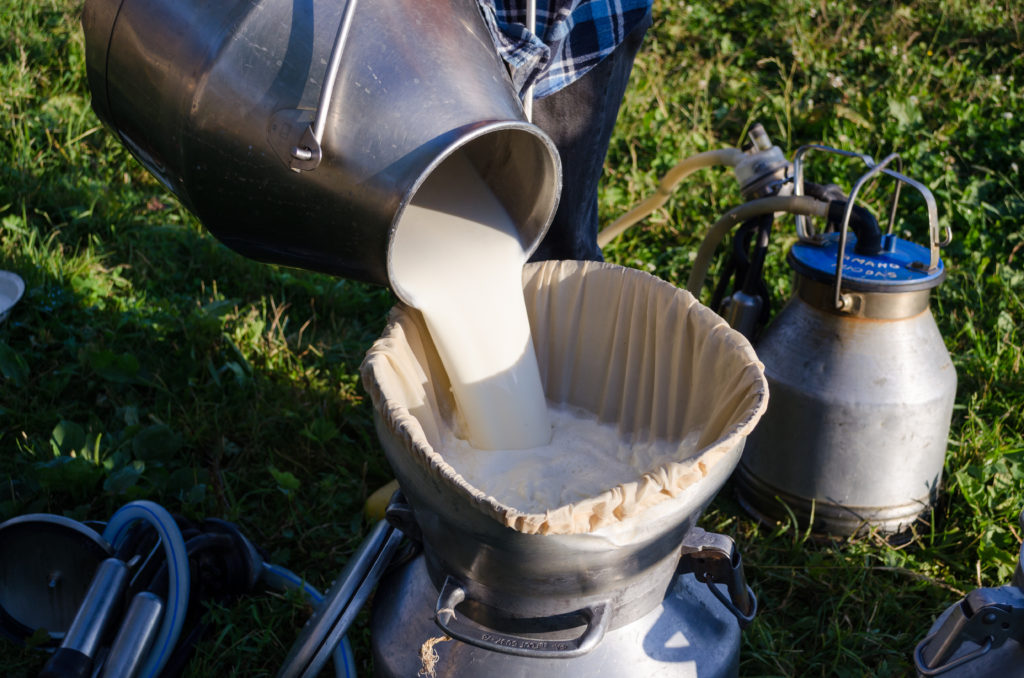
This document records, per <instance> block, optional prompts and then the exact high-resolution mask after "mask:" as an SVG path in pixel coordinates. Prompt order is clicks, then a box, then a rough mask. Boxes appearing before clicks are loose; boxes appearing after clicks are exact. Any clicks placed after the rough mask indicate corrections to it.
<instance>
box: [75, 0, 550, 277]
mask: <svg viewBox="0 0 1024 678" xmlns="http://www.w3.org/2000/svg"><path fill="white" fill-rule="evenodd" d="M355 2H356V0H348V3H343V2H337V1H328V0H301V1H300V0H245V1H234V2H228V1H224V2H205V1H200V0H87V1H86V3H85V8H84V11H83V18H82V24H83V27H84V29H85V38H86V59H87V66H88V75H89V86H90V89H91V90H92V95H93V107H94V108H95V110H96V112H97V114H98V115H99V116H100V118H102V119H103V120H104V121H105V122H106V123H107V124H108V125H109V126H110V127H111V128H113V129H114V131H115V132H116V133H117V134H118V136H119V137H120V139H121V140H122V141H123V142H124V143H125V145H126V146H127V147H128V148H129V149H131V151H132V152H133V153H134V155H135V156H136V157H137V158H138V159H139V160H140V161H141V162H142V163H143V164H144V165H145V166H146V167H147V168H148V169H149V170H150V171H151V172H152V173H153V174H154V175H156V177H157V178H159V179H160V180H161V181H162V182H163V183H164V184H165V185H166V186H167V187H168V188H169V189H170V190H171V191H173V192H174V193H175V194H176V195H177V196H178V197H179V198H180V199H181V200H182V201H183V202H184V204H185V205H186V206H187V207H188V208H189V209H190V210H191V211H193V212H194V213H195V214H196V215H197V216H198V217H199V219H200V220H201V221H202V222H203V224H204V225H205V226H206V227H207V228H209V229H210V231H212V232H213V233H214V235H216V236H217V237H218V238H219V239H220V240H222V241H223V242H224V243H226V244H227V245H228V246H230V247H231V248H233V249H235V250H237V251H238V252H240V253H242V254H244V255H246V256H249V257H252V258H255V259H259V260H263V261H269V262H274V263H280V264H286V265H291V266H298V267H302V268H309V269H313V270H317V271H322V272H325V273H330V274H334V275H340V276H343V277H347V278H352V279H356V280H363V281H367V282H374V283H379V284H387V283H388V269H387V254H388V246H389V243H390V238H391V234H392V232H393V229H394V224H395V223H396V221H397V219H398V218H399V216H400V215H401V212H402V210H403V208H404V207H405V205H406V204H407V203H408V202H409V200H410V199H411V197H412V195H413V194H414V193H415V191H416V189H417V188H418V186H419V185H420V184H421V183H422V182H423V180H424V179H425V178H426V176H427V175H429V174H430V172H431V170H432V169H433V168H434V167H436V166H437V164H438V163H440V162H441V161H442V160H443V159H444V158H445V157H447V156H448V155H449V154H451V153H452V152H454V151H455V150H456V149H460V148H461V149H464V150H465V152H466V154H467V155H468V156H469V158H470V160H471V162H472V163H473V164H474V165H475V167H476V169H477V171H478V172H479V173H480V175H481V176H482V177H483V179H484V180H485V181H486V182H487V183H488V184H489V185H490V187H491V188H492V190H493V191H494V192H495V194H496V195H497V196H498V198H499V199H500V200H501V202H502V203H503V204H504V205H505V207H506V209H507V210H508V211H509V214H510V215H511V216H512V217H513V219H514V220H515V222H516V223H517V224H518V226H519V228H520V231H521V233H522V235H523V241H524V243H525V244H526V245H527V246H528V248H529V249H530V250H531V251H532V249H533V247H535V246H536V244H537V242H538V241H539V240H540V238H541V237H542V235H543V233H544V231H545V229H546V228H547V225H548V223H549V222H550V219H551V217H552V215H553V213H554V209H555V207H556V203H557V200H558V195H559V192H560V167H559V161H558V155H557V151H556V150H555V148H554V145H553V144H552V143H551V141H550V140H549V139H548V138H547V137H546V136H545V135H544V134H543V132H541V131H540V130H539V129H538V128H536V127H534V126H533V125H530V124H529V123H527V122H526V121H525V118H524V116H523V111H522V106H521V104H520V102H519V99H518V98H517V96H516V93H515V92H514V91H513V88H512V85H511V82H510V81H509V78H508V77H507V75H506V71H505V68H504V65H503V64H502V62H501V60H500V58H499V57H498V56H497V54H496V52H495V49H494V46H493V44H492V42H491V39H490V37H489V34H488V32H487V29H486V27H485V25H484V23H483V20H482V18H481V16H480V14H479V10H478V9H477V5H476V2H475V1H474V0H431V1H430V2H424V1H423V0H387V1H386V2H381V1H379V0H378V1H371V0H363V2H361V3H360V4H358V5H356V4H355ZM332 65H337V69H336V71H332V68H331V66H332ZM332 72H333V73H334V74H335V75H336V77H334V78H332V77H331V76H332ZM332 82H333V86H332ZM317 130H319V132H320V138H319V139H317V138H316V132H317Z"/></svg>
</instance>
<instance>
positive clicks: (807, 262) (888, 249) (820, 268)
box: [789, 233, 946, 292]
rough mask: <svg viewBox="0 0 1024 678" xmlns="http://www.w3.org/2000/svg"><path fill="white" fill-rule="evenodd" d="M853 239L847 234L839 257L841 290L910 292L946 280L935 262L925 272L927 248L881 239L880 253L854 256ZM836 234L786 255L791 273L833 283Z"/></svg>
mask: <svg viewBox="0 0 1024 678" xmlns="http://www.w3.org/2000/svg"><path fill="white" fill-rule="evenodd" d="M856 244H857V236H856V235H854V234H853V233H848V234H847V237H846V249H845V252H844V254H843V287H844V288H848V289H851V290H858V291H863V292H912V291H916V290H924V289H931V288H932V287H936V286H938V285H939V283H941V282H942V281H943V280H944V279H945V278H946V267H945V265H944V264H943V263H942V260H941V259H940V260H939V263H938V266H936V267H935V270H933V271H929V270H928V260H929V251H928V248H927V247H924V246H922V245H918V244H917V243H913V242H910V241H908V240H901V239H900V238H897V237H896V236H893V235H885V236H883V238H882V251H881V252H880V253H879V254H875V255H870V256H868V255H862V254H857V253H856V251H855V247H856ZM838 252H839V234H838V233H826V234H824V235H823V236H822V241H821V242H820V243H814V242H803V241H801V242H798V243H797V244H795V245H793V248H792V249H791V250H790V251H789V264H790V266H792V267H793V270H794V271H796V272H797V273H800V274H801V275H804V276H807V277H808V278H811V279H812V280H817V281H818V282H824V283H833V282H835V277H836V256H837V254H838Z"/></svg>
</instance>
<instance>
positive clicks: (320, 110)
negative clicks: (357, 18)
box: [290, 0, 356, 172]
mask: <svg viewBox="0 0 1024 678" xmlns="http://www.w3.org/2000/svg"><path fill="white" fill-rule="evenodd" d="M355 9H356V0H348V2H346V3H345V9H344V10H342V14H341V25H340V26H338V34H337V35H336V36H335V38H334V47H333V48H331V57H330V60H329V61H328V63H327V72H326V73H325V74H324V84H323V87H321V88H320V99H319V101H317V104H316V116H315V117H314V118H313V122H312V123H311V124H310V125H309V126H308V127H307V128H306V129H305V131H303V133H302V138H301V139H299V143H298V145H297V146H294V147H293V148H292V151H291V153H292V161H291V164H290V167H291V169H292V171H294V172H301V171H303V170H307V171H308V170H314V169H316V168H317V167H318V166H319V165H320V160H321V158H322V157H323V156H322V153H321V150H320V144H321V142H322V141H323V138H324V128H325V127H326V126H327V113H328V112H329V111H330V107H331V97H332V96H333V95H334V84H335V81H336V80H337V78H338V70H339V69H340V68H341V54H342V52H344V50H345V42H346V40H348V33H349V29H351V28H352V17H353V16H354V15H355Z"/></svg>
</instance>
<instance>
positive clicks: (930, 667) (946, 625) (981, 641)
mask: <svg viewBox="0 0 1024 678" xmlns="http://www.w3.org/2000/svg"><path fill="white" fill-rule="evenodd" d="M1010 638H1016V639H1018V640H1024V591H1021V590H1020V589H1019V588H1017V587H1015V586H1002V587H999V588H986V589H976V590H974V591H971V592H970V593H968V594H967V596H966V597H965V598H964V599H963V600H961V601H960V602H959V603H958V604H957V605H955V606H954V607H953V609H952V610H951V611H950V614H949V616H947V617H946V619H945V620H944V621H943V622H942V625H941V626H940V627H939V630H938V631H936V632H935V633H933V634H931V635H929V636H928V637H926V638H925V639H924V640H922V641H921V642H920V643H918V644H917V647H916V648H914V665H915V666H916V667H917V671H918V673H920V674H921V675H923V676H937V675H939V674H941V673H945V672H946V671H949V670H950V669H953V668H956V667H957V666H961V665H963V664H966V663H967V662H970V661H974V660H975V659H977V658H978V657H981V656H982V655H984V654H986V653H987V652H988V651H989V650H991V649H993V648H996V647H999V646H1000V645H1002V644H1003V643H1005V642H1006V641H1007V640H1008V639H1010ZM965 641H969V642H973V643H975V644H977V645H979V648H978V649H976V650H972V651H971V652H968V653H967V654H964V655H963V656H960V657H957V658H956V659H952V657H953V655H954V654H955V653H956V651H957V650H958V649H959V648H960V646H961V645H962V644H963V643H964V642H965Z"/></svg>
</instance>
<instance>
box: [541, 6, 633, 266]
mask: <svg viewBox="0 0 1024 678" xmlns="http://www.w3.org/2000/svg"><path fill="white" fill-rule="evenodd" d="M650 25H651V17H650V14H648V16H647V17H646V18H645V19H644V20H643V21H642V22H641V23H640V24H639V25H637V27H636V28H634V29H633V31H632V32H630V34H629V35H628V36H626V39H625V40H624V41H623V42H622V43H621V44H620V45H619V46H618V47H616V48H615V51H613V52H612V53H611V54H609V55H608V56H607V57H605V58H604V59H603V60H602V61H601V63H599V64H598V65H597V66H595V67H594V68H593V69H591V70H590V71H588V72H587V73H586V75H584V76H583V77H581V78H580V79H579V80H577V81H576V82H574V83H572V84H571V85H569V86H568V87H566V88H565V89H562V90H560V91H558V92H555V93H554V94H552V95H551V96H547V97H544V98H543V99H538V100H537V101H535V102H534V105H533V122H534V123H536V124H537V125H538V126H539V127H540V128H541V129H542V130H544V131H545V132H547V134H548V135H549V136H550V137H551V139H552V140H553V141H554V142H555V145H556V146H557V147H558V153H559V155H560V156H561V158H562V197H561V200H560V202H559V204H558V211H557V212H556V213H555V219H554V221H553V222H552V224H551V228H550V230H548V233H547V235H546V236H545V237H544V240H543V241H541V243H540V245H539V246H538V247H537V250H536V251H535V252H534V253H533V256H531V257H530V259H531V260H532V261H540V260H543V259H594V260H597V261H600V260H601V258H602V257H601V250H600V248H598V246H597V231H598V221H597V184H598V181H599V180H600V178H601V171H602V169H603V167H604V157H605V154H607V152H608V143H609V141H610V140H611V136H612V129H613V128H614V127H615V119H616V118H617V117H618V114H619V104H620V103H621V102H622V96H623V94H625V92H626V84H627V83H628V81H629V73H630V71H631V70H632V68H633V59H634V58H636V54H637V52H638V51H639V49H640V44H641V42H643V37H644V34H645V33H646V32H647V29H648V28H649V27H650Z"/></svg>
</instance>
